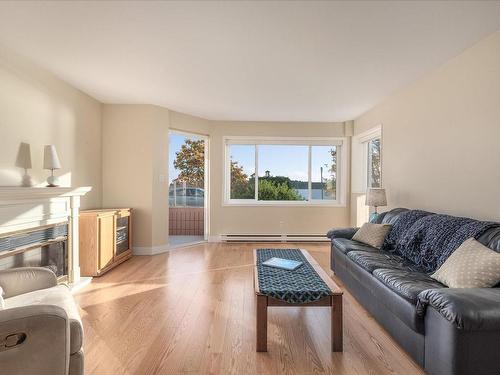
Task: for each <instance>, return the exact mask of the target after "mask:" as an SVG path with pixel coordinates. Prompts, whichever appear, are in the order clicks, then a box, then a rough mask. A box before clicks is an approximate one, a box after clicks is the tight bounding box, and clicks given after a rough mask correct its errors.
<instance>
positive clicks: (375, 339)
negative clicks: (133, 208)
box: [76, 243, 423, 375]
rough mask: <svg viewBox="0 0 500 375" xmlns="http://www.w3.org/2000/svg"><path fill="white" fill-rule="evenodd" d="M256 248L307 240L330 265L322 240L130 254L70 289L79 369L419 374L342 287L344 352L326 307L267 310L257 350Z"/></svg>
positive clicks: (320, 259)
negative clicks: (79, 326) (264, 340)
mask: <svg viewBox="0 0 500 375" xmlns="http://www.w3.org/2000/svg"><path fill="white" fill-rule="evenodd" d="M255 247H301V248H305V249H307V250H308V251H309V252H310V253H311V255H312V256H314V258H315V259H316V260H317V261H318V263H319V264H321V266H322V267H323V268H324V269H325V270H326V271H327V272H329V273H330V269H329V246H328V244H303V243H302V244H289V243H288V244H225V243H224V244H221V243H217V244H215V243H210V244H201V245H196V246H192V247H187V248H183V249H177V250H173V251H171V252H169V253H165V254H161V255H156V256H142V257H141V256H136V257H134V258H132V259H131V260H129V261H127V262H125V263H124V264H122V265H120V266H119V267H117V268H116V269H114V270H112V271H110V272H109V273H107V274H106V275H104V276H102V277H100V278H95V279H94V280H93V282H92V284H91V285H89V286H88V287H86V288H85V289H83V290H82V291H80V292H79V293H78V294H77V295H76V299H77V302H78V303H79V304H80V306H81V313H82V318H83V324H84V329H85V340H84V348H85V367H86V371H85V373H86V374H89V375H90V374H141V375H143V374H144V375H147V374H177V373H186V372H189V373H194V374H259V375H260V374H322V373H326V374H404V375H412V374H423V371H422V370H421V369H420V367H419V366H418V365H416V364H415V363H414V362H413V361H412V360H411V358H410V357H409V356H408V355H407V354H406V353H405V352H404V351H403V350H402V349H401V348H400V347H399V346H398V345H397V344H396V343H395V342H394V341H393V340H392V339H391V337H390V336H389V335H388V334H387V333H386V332H385V331H384V330H383V329H382V328H381V327H380V326H379V325H378V324H377V323H376V322H375V320H373V318H371V317H370V316H369V315H368V313H367V312H366V311H365V310H364V309H363V308H362V307H361V305H359V304H358V303H357V302H356V301H355V300H354V298H353V297H352V296H351V295H350V294H349V292H347V291H345V290H344V292H345V294H344V352H343V353H332V352H331V347H330V346H331V341H330V309H329V308H328V307H308V308H300V307H297V308H295V307H285V308H280V307H273V308H270V309H269V320H268V324H269V326H268V352H267V353H256V351H255V311H256V306H255V304H256V301H255V295H254V289H253V275H252V272H253V268H252V265H253V252H252V250H253V249H254V248H255ZM334 279H335V277H334ZM335 280H336V282H337V283H338V284H339V285H340V286H342V283H341V282H340V281H339V280H337V279H335Z"/></svg>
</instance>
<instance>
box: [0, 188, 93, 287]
mask: <svg viewBox="0 0 500 375" xmlns="http://www.w3.org/2000/svg"><path fill="white" fill-rule="evenodd" d="M90 190H92V187H90V186H85V187H75V188H72V187H31V188H27V187H10V186H5V187H0V235H1V236H4V235H5V234H8V233H12V232H17V231H20V230H26V229H31V228H36V227H40V226H44V225H52V224H57V223H62V222H68V232H69V233H68V245H69V246H68V250H69V260H70V263H71V267H70V270H71V272H70V275H69V280H70V282H71V283H78V282H79V280H80V261H79V251H78V245H79V237H78V217H79V210H80V197H82V196H83V195H85V194H87V193H88V192H89V191H90Z"/></svg>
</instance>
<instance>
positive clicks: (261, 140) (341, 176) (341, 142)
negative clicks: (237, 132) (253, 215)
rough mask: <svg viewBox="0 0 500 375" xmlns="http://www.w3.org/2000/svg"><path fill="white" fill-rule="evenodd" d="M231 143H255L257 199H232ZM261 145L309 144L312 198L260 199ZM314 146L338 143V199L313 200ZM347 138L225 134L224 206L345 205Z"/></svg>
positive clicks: (308, 172)
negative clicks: (259, 150)
mask: <svg viewBox="0 0 500 375" xmlns="http://www.w3.org/2000/svg"><path fill="white" fill-rule="evenodd" d="M232 144H237V145H245V144H246V145H254V146H255V176H256V178H255V198H254V199H231V198H230V194H231V185H230V184H231V168H230V152H229V148H230V146H231V145H232ZM259 145H290V146H309V150H308V162H307V164H308V171H307V174H308V189H309V200H306V201H267V200H266V201H259V200H258V199H257V197H258V183H259V178H258V172H259V152H258V149H259ZM312 146H337V147H338V151H337V185H336V187H337V189H336V190H337V191H336V199H335V200H321V199H311V194H312V190H311V188H312V172H311V171H312V155H311V154H312V152H311V150H312ZM348 147H349V144H348V142H347V137H251V136H225V137H223V155H224V157H223V161H222V163H223V166H222V168H223V171H224V173H223V174H222V186H223V189H222V195H223V197H222V198H223V199H222V205H223V206H299V207H308V206H321V207H325V206H331V207H346V196H347V176H346V174H347V161H348V160H347V157H348Z"/></svg>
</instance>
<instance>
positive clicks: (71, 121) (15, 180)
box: [0, 49, 101, 208]
mask: <svg viewBox="0 0 500 375" xmlns="http://www.w3.org/2000/svg"><path fill="white" fill-rule="evenodd" d="M0 83H1V84H0V186H18V185H20V183H21V176H22V174H23V173H24V171H23V170H21V169H20V168H17V167H15V161H16V155H17V152H18V148H19V144H20V143H21V142H26V143H29V144H31V159H32V164H33V169H32V170H31V171H30V174H31V176H32V177H33V180H34V183H35V184H37V185H38V184H39V185H40V186H45V180H46V178H47V176H48V175H49V173H50V172H49V171H46V170H43V169H42V164H43V146H44V145H46V144H54V145H55V146H56V148H57V152H58V154H59V159H60V160H61V164H62V169H61V170H59V171H57V172H56V174H57V175H58V176H61V179H60V182H61V185H62V186H92V191H91V192H90V193H89V194H88V195H87V196H85V197H83V199H82V207H83V208H91V207H99V206H100V205H101V104H100V103H99V102H98V101H96V100H95V99H93V98H91V97H89V96H88V95H86V94H84V93H82V92H81V91H79V90H77V89H75V88H73V87H71V86H69V85H68V84H66V83H64V82H63V81H61V80H59V79H57V78H55V77H54V76H52V75H50V74H48V73H47V72H46V71H44V70H43V69H40V68H39V67H36V66H34V65H33V64H32V63H30V62H28V61H26V60H25V59H23V58H21V57H19V56H16V55H15V54H13V53H12V52H10V51H7V50H5V49H0Z"/></svg>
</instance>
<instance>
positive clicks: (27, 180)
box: [21, 173, 33, 187]
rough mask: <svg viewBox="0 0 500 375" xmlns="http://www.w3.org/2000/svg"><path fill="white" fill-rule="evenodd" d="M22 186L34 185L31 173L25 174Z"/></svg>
mask: <svg viewBox="0 0 500 375" xmlns="http://www.w3.org/2000/svg"><path fill="white" fill-rule="evenodd" d="M21 186H22V187H32V186H33V180H32V179H31V176H30V175H29V174H27V173H26V174H25V175H24V176H23V179H22V181H21Z"/></svg>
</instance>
